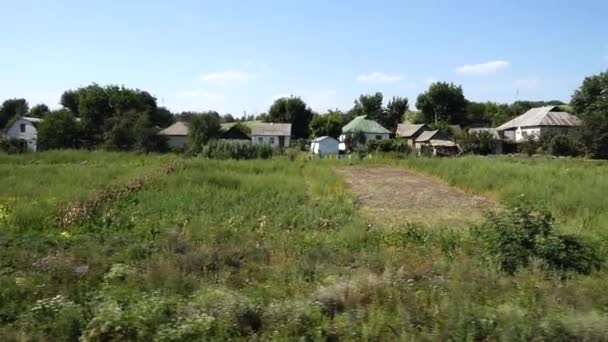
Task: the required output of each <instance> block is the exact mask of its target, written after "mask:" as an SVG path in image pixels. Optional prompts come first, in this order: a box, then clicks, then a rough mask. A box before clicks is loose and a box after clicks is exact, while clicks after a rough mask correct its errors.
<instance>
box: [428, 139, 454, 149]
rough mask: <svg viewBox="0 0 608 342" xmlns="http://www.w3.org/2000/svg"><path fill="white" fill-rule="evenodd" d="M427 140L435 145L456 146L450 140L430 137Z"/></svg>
mask: <svg viewBox="0 0 608 342" xmlns="http://www.w3.org/2000/svg"><path fill="white" fill-rule="evenodd" d="M429 142H430V143H431V145H432V146H436V147H458V145H456V143H455V142H453V141H452V140H442V139H431V140H430V141H429Z"/></svg>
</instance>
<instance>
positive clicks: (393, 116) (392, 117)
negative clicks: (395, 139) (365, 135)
mask: <svg viewBox="0 0 608 342" xmlns="http://www.w3.org/2000/svg"><path fill="white" fill-rule="evenodd" d="M409 108H410V106H409V103H408V99H407V98H406V97H399V96H393V98H392V99H390V100H389V101H388V104H387V105H386V111H385V115H384V118H383V119H382V120H381V121H380V122H379V123H380V125H382V126H383V127H385V128H386V129H388V130H389V131H391V132H395V131H396V130H397V125H398V124H399V123H401V122H402V121H403V118H404V116H405V113H406V112H407V111H408V110H409Z"/></svg>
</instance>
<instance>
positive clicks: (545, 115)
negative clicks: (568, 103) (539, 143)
mask: <svg viewBox="0 0 608 342" xmlns="http://www.w3.org/2000/svg"><path fill="white" fill-rule="evenodd" d="M580 125H581V121H580V120H579V119H578V118H577V117H576V116H574V115H572V114H570V113H567V112H564V111H562V110H561V109H560V108H559V107H558V106H545V107H537V108H532V109H530V110H528V111H527V112H525V113H524V114H522V115H520V116H518V117H516V118H515V119H513V120H510V121H508V122H506V123H504V124H502V125H500V126H498V127H497V128H496V131H498V133H499V134H500V136H501V138H503V139H505V140H506V141H509V142H516V143H519V142H523V141H525V140H526V139H539V138H541V137H542V136H543V135H545V134H547V133H563V134H568V133H570V132H572V131H574V129H576V128H577V127H578V126H580Z"/></svg>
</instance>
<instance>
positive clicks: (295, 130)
mask: <svg viewBox="0 0 608 342" xmlns="http://www.w3.org/2000/svg"><path fill="white" fill-rule="evenodd" d="M312 119H313V112H312V110H311V109H310V107H308V106H307V105H306V103H305V102H304V101H302V99H301V98H299V97H295V96H290V97H282V98H279V99H276V100H275V101H274V103H273V104H272V105H271V106H270V108H269V109H268V117H267V118H265V120H264V121H266V122H277V123H291V125H292V126H291V134H292V135H293V136H294V137H295V138H296V139H298V138H308V137H309V135H310V133H309V124H310V122H311V120H312Z"/></svg>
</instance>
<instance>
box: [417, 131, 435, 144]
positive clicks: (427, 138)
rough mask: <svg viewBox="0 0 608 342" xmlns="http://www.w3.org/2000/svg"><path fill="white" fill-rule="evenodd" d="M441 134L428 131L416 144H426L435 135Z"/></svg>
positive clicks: (423, 133) (421, 135)
mask: <svg viewBox="0 0 608 342" xmlns="http://www.w3.org/2000/svg"><path fill="white" fill-rule="evenodd" d="M437 133H439V131H426V132H422V134H420V136H419V137H418V138H416V142H426V141H430V140H431V139H433V137H434V136H435V134H437Z"/></svg>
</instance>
